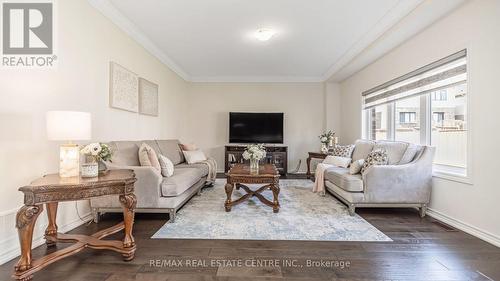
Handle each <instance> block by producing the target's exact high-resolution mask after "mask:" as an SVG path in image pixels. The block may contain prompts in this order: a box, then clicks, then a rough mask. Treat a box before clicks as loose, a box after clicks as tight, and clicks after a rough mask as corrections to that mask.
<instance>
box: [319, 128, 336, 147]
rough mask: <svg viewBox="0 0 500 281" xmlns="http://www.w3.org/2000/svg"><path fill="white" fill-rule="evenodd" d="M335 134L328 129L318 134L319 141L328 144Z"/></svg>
mask: <svg viewBox="0 0 500 281" xmlns="http://www.w3.org/2000/svg"><path fill="white" fill-rule="evenodd" d="M334 136H335V132H332V131H328V132H326V133H323V134H321V135H319V136H318V138H319V141H320V142H321V143H323V144H328V143H329V142H330V141H331V140H333V137H334Z"/></svg>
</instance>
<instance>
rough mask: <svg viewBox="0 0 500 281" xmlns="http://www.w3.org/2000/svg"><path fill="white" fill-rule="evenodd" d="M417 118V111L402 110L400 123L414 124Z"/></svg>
mask: <svg viewBox="0 0 500 281" xmlns="http://www.w3.org/2000/svg"><path fill="white" fill-rule="evenodd" d="M415 120H417V113H416V112H400V113H399V123H401V124H412V123H415Z"/></svg>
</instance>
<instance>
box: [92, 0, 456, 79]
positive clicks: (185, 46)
mask: <svg viewBox="0 0 500 281" xmlns="http://www.w3.org/2000/svg"><path fill="white" fill-rule="evenodd" d="M88 1H89V2H90V3H91V4H92V6H94V7H95V8H96V9H98V10H99V11H100V12H101V13H102V14H104V15H105V16H106V17H108V18H109V19H110V20H111V21H112V22H113V23H115V24H116V25H117V26H118V27H119V28H121V29H122V30H123V31H124V32H126V33H127V34H128V35H129V36H131V37H132V38H133V39H134V40H136V41H137V42H138V43H139V44H141V45H142V46H143V47H144V48H145V49H146V50H147V51H149V52H150V53H151V54H152V55H154V56H155V57H157V58H158V59H159V60H160V61H161V62H162V63H164V64H165V65H166V66H167V67H169V68H170V69H171V70H173V71H174V72H176V73H177V74H178V75H179V76H180V77H182V78H183V79H184V80H186V81H191V82H324V81H327V80H328V81H336V82H338V81H342V80H343V79H345V78H347V77H349V76H350V75H352V74H353V73H355V72H357V71H359V70H360V69H362V68H363V67H365V66H366V65H368V64H370V63H372V62H373V61H374V60H376V59H377V58H378V57H380V56H382V55H384V54H385V53H386V52H387V51H388V50H390V49H392V48H394V47H396V46H397V45H399V44H401V43H402V42H403V41H404V40H407V39H408V38H409V37H411V36H412V35H414V34H416V33H418V32H419V31H421V30H422V29H423V28H425V27H427V26H428V25H430V24H431V23H433V22H434V21H436V19H438V18H440V17H442V16H443V15H444V14H446V13H447V12H449V11H450V10H451V9H453V8H455V7H457V6H458V4H460V3H461V2H463V1H464V0H451V1H432V0H380V1H372V0H348V1H347V0H335V1H333V0H316V1H315V2H312V1H303V0H275V1H271V2H270V1H267V0H254V1H248V2H247V1H242V2H241V3H240V4H238V5H233V6H228V5H227V0H211V1H207V2H205V1H202V2H200V1H197V0H183V1H168V0H167V1H165V0H149V1H135V0H119V1H116V0H88ZM256 1H257V2H258V1H262V3H261V4H262V5H258V3H255V2H256ZM423 2H425V4H426V5H422V3H423ZM435 2H439V3H435ZM261 6H264V7H265V9H262V8H261ZM422 6H424V8H422ZM284 7H286V8H284ZM415 11H417V12H415ZM406 17H409V18H410V20H408V19H406ZM227 23H231V24H227ZM417 23H418V24H417ZM402 24H403V25H407V26H408V27H407V28H406V29H405V28H398V30H399V31H400V32H399V34H395V35H392V34H390V35H391V36H392V37H391V36H387V33H388V31H390V30H391V29H392V28H393V27H394V26H395V25H402ZM261 27H271V28H277V29H278V34H277V35H276V36H275V37H276V38H273V39H271V40H270V41H269V42H265V43H262V42H255V40H252V39H254V38H251V36H249V35H251V32H252V31H254V30H255V29H256V28H261ZM401 31H404V32H403V33H404V34H401ZM389 33H390V32H389ZM325 34H328V36H325ZM374 43H376V46H375V47H374ZM367 50H368V51H367Z"/></svg>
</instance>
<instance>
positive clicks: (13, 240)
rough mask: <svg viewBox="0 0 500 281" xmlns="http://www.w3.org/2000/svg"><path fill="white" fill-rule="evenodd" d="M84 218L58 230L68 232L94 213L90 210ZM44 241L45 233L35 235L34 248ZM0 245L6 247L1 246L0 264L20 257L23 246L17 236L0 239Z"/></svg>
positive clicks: (88, 219)
mask: <svg viewBox="0 0 500 281" xmlns="http://www.w3.org/2000/svg"><path fill="white" fill-rule="evenodd" d="M82 219H83V221H82V220H80V218H77V219H76V220H74V221H71V222H69V223H67V224H65V225H63V226H59V227H58V228H59V229H58V231H59V232H61V233H65V232H68V231H70V230H73V229H75V228H77V227H78V226H80V225H82V224H85V223H87V222H89V221H90V220H91V219H92V214H91V213H90V212H89V213H87V214H84V215H83V216H82ZM44 243H45V239H44V238H43V234H42V235H37V236H36V237H35V236H34V237H33V244H32V248H36V247H38V246H40V245H42V244H44ZM0 245H4V247H1V248H2V251H1V253H0V265H2V264H4V263H6V262H8V261H10V260H12V259H14V258H16V257H18V256H19V255H21V248H20V246H19V240H18V237H17V236H14V237H9V238H7V239H5V240H4V241H0Z"/></svg>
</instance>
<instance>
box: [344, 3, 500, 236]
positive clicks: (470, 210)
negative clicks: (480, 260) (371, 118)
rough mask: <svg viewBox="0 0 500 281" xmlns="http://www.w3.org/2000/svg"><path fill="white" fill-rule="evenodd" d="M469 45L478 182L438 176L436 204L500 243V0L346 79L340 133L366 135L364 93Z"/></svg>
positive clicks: (460, 13)
mask: <svg viewBox="0 0 500 281" xmlns="http://www.w3.org/2000/svg"><path fill="white" fill-rule="evenodd" d="M464 48H467V49H468V57H469V63H468V73H469V92H468V93H469V95H470V97H469V98H470V103H469V106H470V116H471V118H470V124H471V134H472V143H471V148H472V154H471V155H470V156H471V157H472V159H471V163H472V167H470V169H471V170H472V173H473V175H472V181H473V184H472V185H469V184H463V183H459V182H454V181H449V180H444V179H438V178H436V179H435V181H434V189H433V193H432V199H431V208H432V209H433V211H434V214H435V215H436V216H439V217H440V218H441V219H445V220H448V221H449V222H453V223H455V224H456V225H461V226H462V227H463V228H464V229H467V230H468V231H469V232H476V234H477V235H481V236H482V238H484V239H487V240H489V241H490V242H494V243H497V245H500V220H498V218H496V217H495V214H496V213H497V209H498V200H499V198H500V189H499V188H498V167H497V166H496V165H495V164H494V163H495V159H497V158H498V157H500V152H499V150H498V149H497V148H498V144H499V143H500V123H499V122H498V117H497V116H496V112H498V106H499V105H500V95H499V87H498V67H499V66H500V53H499V51H498V50H500V1H495V0H476V1H468V2H466V3H465V4H464V5H463V6H461V7H460V8H458V9H457V10H455V11H454V12H453V13H451V14H450V15H448V16H447V17H445V18H443V19H442V20H440V21H438V22H436V23H435V24H433V25H432V26H430V27H429V28H427V29H426V30H424V31H423V32H421V33H420V34H418V35H416V36H415V37H413V38H412V39H410V40H409V41H407V42H405V43H404V44H402V45H400V46H399V47H397V48H396V49H394V50H392V51H391V52H390V53H388V54H386V55H385V56H383V57H382V58H380V59H379V60H377V61H376V62H374V63H373V64H371V65H369V66H368V67H366V68H365V69H363V70H361V71H360V72H358V73H356V74H355V75H353V76H352V77H350V78H348V79H347V80H344V81H343V82H342V83H341V92H342V94H341V101H342V108H341V116H342V119H341V120H342V129H341V135H342V136H343V137H344V138H346V139H347V140H348V141H354V140H355V139H357V138H360V137H361V132H362V124H361V92H362V91H364V90H367V89H370V88H372V87H374V86H377V85H379V84H381V83H383V82H386V81H389V80H390V79H393V78H395V77H398V76H400V75H403V74H405V73H408V72H410V71H412V70H415V69H417V68H418V67H421V66H423V65H426V64H428V63H430V62H433V61H435V60H438V59H440V58H442V57H445V56H447V55H450V54H452V53H454V52H456V51H459V50H461V49H464Z"/></svg>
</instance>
